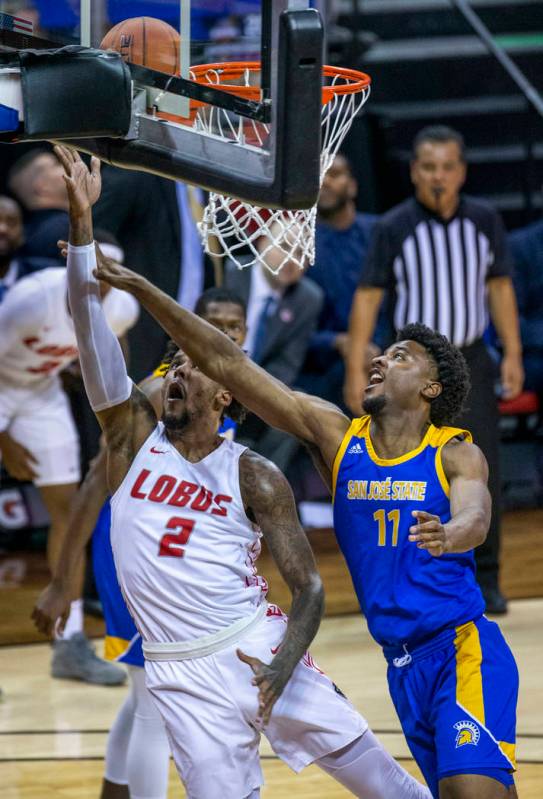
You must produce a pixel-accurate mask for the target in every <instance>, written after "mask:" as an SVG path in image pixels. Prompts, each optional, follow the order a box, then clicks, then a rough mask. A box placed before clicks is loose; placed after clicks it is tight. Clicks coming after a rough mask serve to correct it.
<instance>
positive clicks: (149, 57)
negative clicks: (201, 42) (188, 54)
mask: <svg viewBox="0 0 543 799" xmlns="http://www.w3.org/2000/svg"><path fill="white" fill-rule="evenodd" d="M179 41H180V39H179V34H178V32H177V31H176V30H175V28H172V26H171V25H168V23H167V22H163V21H162V20H160V19H154V18H153V17H133V18H131V19H125V20H123V21H122V22H119V23H117V25H115V26H114V27H113V28H111V30H109V31H108V32H107V33H106V35H105V36H104V38H103V39H102V43H101V44H100V48H101V49H102V50H116V51H117V52H118V53H120V54H121V56H122V57H123V59H124V60H125V61H130V62H131V63H132V64H140V65H141V66H142V67H149V69H156V70H157V71H158V72H166V73H167V74H168V75H174V74H176V73H178V72H179Z"/></svg>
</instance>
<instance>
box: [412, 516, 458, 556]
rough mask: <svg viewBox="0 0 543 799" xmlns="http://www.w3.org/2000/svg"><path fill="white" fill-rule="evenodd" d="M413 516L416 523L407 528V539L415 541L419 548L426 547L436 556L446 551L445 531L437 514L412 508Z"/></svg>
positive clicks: (447, 546)
mask: <svg viewBox="0 0 543 799" xmlns="http://www.w3.org/2000/svg"><path fill="white" fill-rule="evenodd" d="M413 516H414V517H415V518H416V520H417V522H418V524H415V525H413V527H410V528H409V540H410V541H415V542H416V544H417V547H418V548H419V549H427V550H428V552H429V553H430V555H433V556H434V557H436V558H439V556H440V555H443V554H444V553H445V552H448V551H449V545H448V540H447V531H446V529H445V526H444V525H443V524H441V519H440V518H439V516H434V515H433V514H432V513H426V511H424V510H414V511H413Z"/></svg>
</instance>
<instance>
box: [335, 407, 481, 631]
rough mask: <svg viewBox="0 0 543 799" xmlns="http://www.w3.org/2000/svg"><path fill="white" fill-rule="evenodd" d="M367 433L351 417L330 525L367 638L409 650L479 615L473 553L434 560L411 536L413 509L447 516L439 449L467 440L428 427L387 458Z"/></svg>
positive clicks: (366, 420)
mask: <svg viewBox="0 0 543 799" xmlns="http://www.w3.org/2000/svg"><path fill="white" fill-rule="evenodd" d="M369 430H370V417H369V416H363V417H362V418H360V419H355V420H354V421H353V422H352V424H351V426H350V428H349V430H348V431H347V433H346V434H345V437H344V439H343V441H342V444H341V446H340V448H339V450H338V453H337V455H336V459H335V463H334V471H333V475H334V526H335V530H336V535H337V539H338V543H339V546H340V548H341V550H342V552H343V555H344V557H345V560H346V561H347V565H348V567H349V570H350V572H351V576H352V580H353V584H354V588H355V591H356V593H357V596H358V600H359V602H360V606H361V608H362V610H363V612H364V614H365V616H366V619H367V623H368V627H369V630H370V633H371V634H372V635H373V637H374V638H375V640H376V641H377V642H378V643H379V644H381V645H382V646H396V645H399V646H401V645H403V644H409V645H411V646H413V645H415V644H417V643H419V642H421V641H423V640H425V639H426V638H429V637H431V636H433V635H435V634H436V633H437V632H439V631H440V630H442V629H443V628H445V627H458V626H459V625H461V624H464V623H466V622H468V621H471V620H472V619H476V618H478V617H479V616H480V615H481V614H482V613H483V611H484V601H483V597H482V594H481V591H480V589H479V586H478V585H477V582H476V580H475V559H474V555H473V551H471V552H466V553H463V554H447V555H442V556H441V557H439V558H436V557H433V556H432V555H430V554H429V553H428V552H427V551H426V550H424V549H418V548H417V545H416V543H414V542H412V541H409V538H408V536H409V528H410V527H411V526H412V525H413V524H416V523H417V522H416V519H415V518H414V517H413V516H412V511H414V510H424V511H426V512H427V513H432V514H435V515H437V516H439V518H440V519H441V521H442V522H443V523H445V522H447V521H449V519H450V518H451V512H450V503H449V485H448V482H447V478H446V476H445V473H444V471H443V465H442V462H441V452H442V449H443V446H444V445H445V444H446V443H447V442H448V441H450V440H451V439H452V438H454V437H455V436H464V437H465V438H467V440H469V441H471V436H470V434H469V433H468V432H467V431H465V430H459V429H457V428H454V427H434V426H433V425H430V427H429V428H428V431H427V433H426V435H425V436H424V439H423V440H422V441H421V443H420V445H419V446H418V447H417V448H416V449H414V450H412V451H411V452H408V453H406V454H405V455H402V456H401V457H399V458H394V459H392V460H385V459H383V458H379V457H378V455H377V454H376V453H375V451H374V449H373V445H372V442H371V438H370V433H369Z"/></svg>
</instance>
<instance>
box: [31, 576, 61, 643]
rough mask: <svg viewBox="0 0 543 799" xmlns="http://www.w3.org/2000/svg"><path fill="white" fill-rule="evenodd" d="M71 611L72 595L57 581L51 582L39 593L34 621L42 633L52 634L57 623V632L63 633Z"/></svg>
mask: <svg viewBox="0 0 543 799" xmlns="http://www.w3.org/2000/svg"><path fill="white" fill-rule="evenodd" d="M69 612H70V597H69V596H68V594H67V593H66V591H63V590H62V588H60V587H59V586H58V585H56V583H54V582H52V583H49V585H48V586H47V588H44V589H43V591H42V592H41V594H40V595H39V597H38V599H37V601H36V604H35V605H34V610H33V611H32V616H31V618H32V621H33V622H34V624H35V625H36V627H37V628H38V630H39V631H40V632H41V633H44V635H52V634H53V631H54V630H55V625H56V624H57V620H58V625H57V628H56V629H57V632H58V633H60V634H62V632H63V631H64V627H65V625H66V621H67V620H68V615H69Z"/></svg>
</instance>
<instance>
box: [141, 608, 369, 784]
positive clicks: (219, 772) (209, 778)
mask: <svg viewBox="0 0 543 799" xmlns="http://www.w3.org/2000/svg"><path fill="white" fill-rule="evenodd" d="M279 614H280V615H279ZM286 621H287V617H286V616H285V615H283V614H282V613H281V612H280V611H279V609H278V608H275V607H274V606H273V605H270V608H269V610H268V615H267V616H266V617H265V618H264V619H263V620H262V621H261V622H260V624H259V625H258V626H257V627H256V628H254V629H253V630H251V631H250V632H248V633H247V635H246V636H245V637H243V638H241V639H240V640H239V641H237V642H236V644H235V645H234V646H230V647H228V648H227V649H223V650H221V651H220V652H216V653H215V654H213V655H207V656H206V657H201V658H195V659H193V660H182V661H149V660H147V661H146V662H145V673H146V684H147V687H148V688H149V690H150V691H151V693H152V695H153V698H154V699H155V701H156V703H157V706H158V709H159V711H160V713H161V715H162V717H163V719H164V722H165V724H166V730H167V732H168V737H169V739H170V744H171V748H172V753H173V757H174V760H175V764H176V767H177V770H178V772H179V775H180V777H181V779H182V780H183V783H184V784H185V788H186V791H187V795H188V797H189V799H242V797H245V796H247V795H248V794H250V793H251V791H253V790H254V789H256V788H258V787H259V786H260V785H262V783H263V778H262V771H261V769H260V762H259V756H258V744H259V740H260V731H259V729H258V725H257V722H256V716H257V711H258V691H257V688H256V687H255V686H253V685H251V680H252V677H253V673H252V671H251V669H250V667H249V666H248V665H246V664H245V663H243V662H242V661H240V660H239V658H238V657H237V655H236V649H238V648H239V649H241V650H243V652H245V653H246V654H247V655H253V656H255V657H258V658H260V660H262V661H263V662H264V663H269V662H270V661H271V659H272V652H271V650H272V648H273V649H274V648H275V647H277V646H278V645H279V644H280V643H281V641H282V640H283V637H284V635H285V631H286ZM367 729H368V723H367V721H366V720H365V719H364V718H363V717H362V716H361V715H360V714H359V713H358V712H357V711H356V710H355V709H354V707H353V706H352V705H351V703H350V702H349V701H348V700H347V699H346V698H345V697H344V696H343V694H341V693H339V692H338V689H337V688H336V687H335V685H334V684H333V682H332V681H331V680H330V679H329V678H328V677H327V676H326V675H325V674H323V672H322V671H320V669H318V667H317V666H316V665H315V663H314V661H313V659H312V658H311V656H310V655H309V654H306V656H305V657H304V658H303V659H302V660H301V661H300V663H299V664H298V665H297V666H296V668H295V670H294V673H293V675H292V677H291V679H290V681H289V682H288V684H287V686H286V688H285V690H284V691H283V693H282V694H281V696H280V697H279V699H278V700H277V702H276V703H275V705H274V708H273V711H272V715H271V718H270V721H269V723H268V725H267V726H266V727H265V728H264V729H263V730H262V732H263V733H264V735H265V736H266V738H267V739H268V740H269V742H270V744H271V746H272V748H273V750H274V752H275V753H276V754H277V755H278V756H279V757H280V758H281V759H282V760H284V761H285V763H287V764H288V765H289V766H290V767H291V768H292V769H293V770H294V771H301V770H302V769H303V768H304V767H305V766H307V765H309V764H310V763H312V762H313V761H315V760H317V759H318V758H320V757H324V755H327V754H329V753H331V752H335V751H337V750H338V749H341V748H342V747H344V746H347V744H349V743H350V742H351V741H354V740H356V738H358V737H360V736H361V735H362V734H363V733H364V732H365V731H366V730H367Z"/></svg>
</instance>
